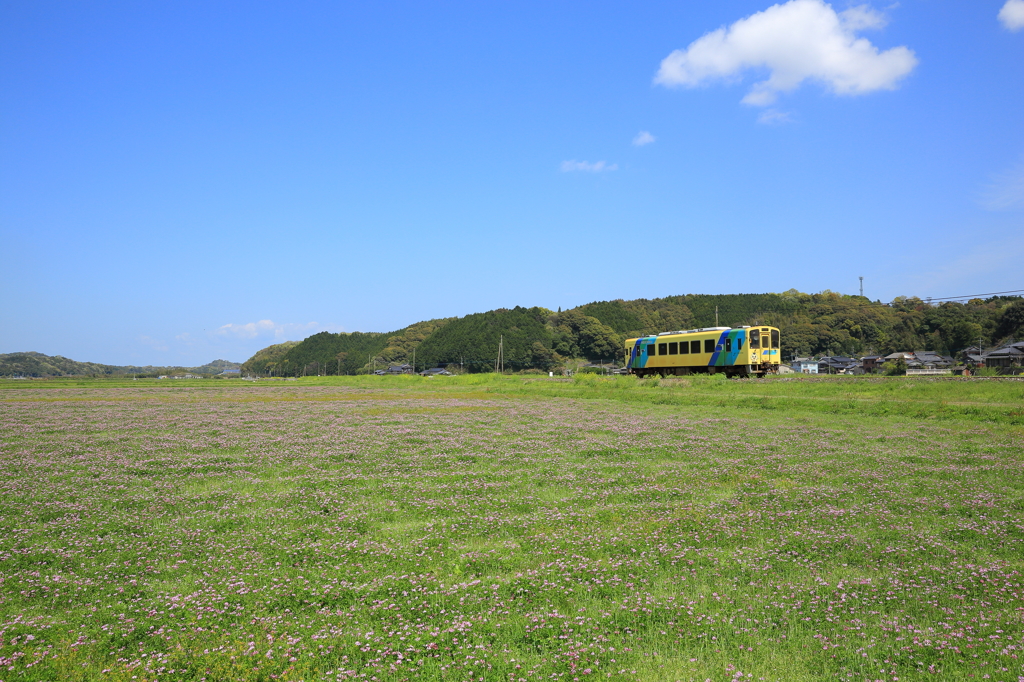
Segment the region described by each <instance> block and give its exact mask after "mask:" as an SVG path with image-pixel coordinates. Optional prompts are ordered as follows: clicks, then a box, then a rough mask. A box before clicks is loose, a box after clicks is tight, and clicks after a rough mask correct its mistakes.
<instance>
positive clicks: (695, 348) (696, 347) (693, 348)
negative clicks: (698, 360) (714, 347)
mask: <svg viewBox="0 0 1024 682" xmlns="http://www.w3.org/2000/svg"><path fill="white" fill-rule="evenodd" d="M690 352H691V353H699V352H700V341H690Z"/></svg>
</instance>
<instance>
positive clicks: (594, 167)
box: [562, 161, 619, 173]
mask: <svg viewBox="0 0 1024 682" xmlns="http://www.w3.org/2000/svg"><path fill="white" fill-rule="evenodd" d="M614 170H619V165H618V164H617V163H611V164H609V163H605V162H604V161H594V162H593V163H591V162H589V161H563V162H562V172H563V173H572V172H574V171H586V172H588V173H601V172H605V171H614Z"/></svg>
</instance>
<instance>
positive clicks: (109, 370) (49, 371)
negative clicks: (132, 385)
mask: <svg viewBox="0 0 1024 682" xmlns="http://www.w3.org/2000/svg"><path fill="white" fill-rule="evenodd" d="M241 366H242V365H241V364H240V363H237V362H229V361H228V360H214V361H213V362H211V363H209V364H206V365H201V366H199V367H154V366H152V365H146V366H145V367H138V366H135V365H125V366H120V365H101V364H98V363H95V362H78V361H76V360H70V359H68V358H65V357H62V356H60V355H44V354H42V353H34V352H26V353H0V376H5V377H9V376H24V377H70V376H116V375H127V374H135V375H139V376H151V375H154V376H159V375H162V374H176V373H177V374H181V373H185V372H187V373H189V374H207V375H212V374H220V373H221V372H223V371H224V370H226V369H240V368H241Z"/></svg>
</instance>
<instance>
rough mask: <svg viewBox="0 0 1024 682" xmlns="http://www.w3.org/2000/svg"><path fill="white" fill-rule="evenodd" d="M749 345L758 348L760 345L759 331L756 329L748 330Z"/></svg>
mask: <svg viewBox="0 0 1024 682" xmlns="http://www.w3.org/2000/svg"><path fill="white" fill-rule="evenodd" d="M750 347H751V348H760V347H761V332H760V330H758V329H751V330H750Z"/></svg>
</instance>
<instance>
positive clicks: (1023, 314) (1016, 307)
mask: <svg viewBox="0 0 1024 682" xmlns="http://www.w3.org/2000/svg"><path fill="white" fill-rule="evenodd" d="M1022 333H1024V301H1017V302H1016V303H1011V304H1010V305H1009V306H1007V307H1006V309H1005V310H1003V312H1002V314H1000V316H999V323H998V324H997V325H996V337H997V338H1005V337H1007V336H1019V335H1020V334H1022Z"/></svg>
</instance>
